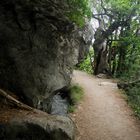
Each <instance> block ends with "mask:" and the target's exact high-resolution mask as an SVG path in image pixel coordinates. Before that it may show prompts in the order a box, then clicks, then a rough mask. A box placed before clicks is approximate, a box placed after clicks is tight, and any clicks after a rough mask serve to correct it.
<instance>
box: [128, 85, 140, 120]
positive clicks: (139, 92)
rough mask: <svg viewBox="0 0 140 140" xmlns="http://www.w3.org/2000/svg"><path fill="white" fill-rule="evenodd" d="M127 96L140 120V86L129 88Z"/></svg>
mask: <svg viewBox="0 0 140 140" xmlns="http://www.w3.org/2000/svg"><path fill="white" fill-rule="evenodd" d="M126 94H127V96H128V103H129V104H130V106H131V107H132V108H133V109H134V112H135V115H136V116H137V117H138V118H140V84H138V85H135V86H134V87H131V88H129V89H128V91H127V92H126Z"/></svg>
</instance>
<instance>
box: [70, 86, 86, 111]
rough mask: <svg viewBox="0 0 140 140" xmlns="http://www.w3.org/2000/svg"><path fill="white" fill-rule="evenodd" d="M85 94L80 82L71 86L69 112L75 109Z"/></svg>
mask: <svg viewBox="0 0 140 140" xmlns="http://www.w3.org/2000/svg"><path fill="white" fill-rule="evenodd" d="M83 96H84V90H83V88H82V87H80V86H79V85H78V84H76V85H72V86H71V87H70V88H69V98H70V104H69V109H68V112H69V113H72V112H74V111H75V109H76V106H77V105H78V103H79V102H80V101H81V100H82V98H83Z"/></svg>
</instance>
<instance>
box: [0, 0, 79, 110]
mask: <svg viewBox="0 0 140 140" xmlns="http://www.w3.org/2000/svg"><path fill="white" fill-rule="evenodd" d="M66 9H68V5H67V4H66V1H62V0H59V1H57V0H55V1H52V0H34V1H32V0H7V1H5V0H1V1H0V14H1V16H0V86H1V87H2V88H5V89H9V90H11V91H14V92H16V93H18V94H19V95H20V96H21V95H24V99H26V101H27V102H28V103H29V104H30V105H33V106H34V107H37V108H42V106H43V103H44V101H45V100H46V99H47V98H48V97H50V96H51V95H52V94H55V93H56V92H58V91H59V90H61V89H63V88H65V87H67V86H68V85H69V83H70V80H71V74H72V69H73V66H74V65H75V64H76V63H77V57H78V46H79V41H77V40H76V38H75V34H76V33H73V32H74V25H73V24H72V23H71V22H70V21H69V20H68V18H67V16H65V15H66Z"/></svg>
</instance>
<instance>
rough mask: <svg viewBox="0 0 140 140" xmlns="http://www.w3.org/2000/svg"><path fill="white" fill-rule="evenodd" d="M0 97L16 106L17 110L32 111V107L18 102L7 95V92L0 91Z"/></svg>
mask: <svg viewBox="0 0 140 140" xmlns="http://www.w3.org/2000/svg"><path fill="white" fill-rule="evenodd" d="M0 95H1V96H3V97H4V98H6V99H7V100H9V101H10V102H12V103H13V104H14V105H16V106H17V107H19V108H22V109H26V110H30V111H34V108H32V107H30V106H28V105H26V104H24V103H22V102H20V101H18V100H17V99H15V98H14V97H12V96H11V95H9V94H8V93H7V92H5V91H4V90H2V89H0Z"/></svg>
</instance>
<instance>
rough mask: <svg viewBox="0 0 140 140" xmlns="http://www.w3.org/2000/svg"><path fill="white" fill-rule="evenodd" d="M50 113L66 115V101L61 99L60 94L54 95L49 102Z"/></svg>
mask: <svg viewBox="0 0 140 140" xmlns="http://www.w3.org/2000/svg"><path fill="white" fill-rule="evenodd" d="M49 106H50V107H49V108H50V109H49V110H50V114H52V115H62V116H67V113H68V101H67V99H63V98H62V97H61V96H60V95H55V96H53V98H52V101H51V102H50V105H49Z"/></svg>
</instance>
